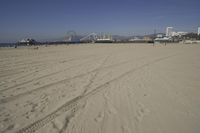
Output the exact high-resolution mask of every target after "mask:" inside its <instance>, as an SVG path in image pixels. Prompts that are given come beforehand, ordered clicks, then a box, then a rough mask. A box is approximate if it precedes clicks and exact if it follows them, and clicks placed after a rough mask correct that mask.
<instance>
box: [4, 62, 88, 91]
mask: <svg viewBox="0 0 200 133" xmlns="http://www.w3.org/2000/svg"><path fill="white" fill-rule="evenodd" d="M86 63H88V61H87V62H84V63H80V64H78V65H75V66H71V67H68V68H66V69H63V70H60V71H57V72H54V73H50V74H47V75H44V76H41V77H36V78H33V79H31V80H28V81H26V82H23V83H20V84H17V85H14V86H11V87H8V88H5V89H2V90H0V92H1V93H2V92H4V91H7V90H10V89H13V88H17V87H19V86H22V85H25V84H27V83H30V82H33V81H38V80H40V79H43V78H46V77H49V76H52V75H56V74H59V73H61V72H64V71H66V70H69V69H71V68H75V67H79V66H80V65H83V64H86ZM33 73H35V72H33Z"/></svg>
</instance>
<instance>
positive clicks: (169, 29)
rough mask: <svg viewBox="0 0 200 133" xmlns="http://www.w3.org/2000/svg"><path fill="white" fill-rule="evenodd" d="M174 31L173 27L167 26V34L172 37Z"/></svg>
mask: <svg viewBox="0 0 200 133" xmlns="http://www.w3.org/2000/svg"><path fill="white" fill-rule="evenodd" d="M172 32H173V27H167V28H166V36H167V37H171V36H172Z"/></svg>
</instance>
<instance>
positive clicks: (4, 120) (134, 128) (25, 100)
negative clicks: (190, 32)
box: [0, 44, 200, 133]
mask: <svg viewBox="0 0 200 133" xmlns="http://www.w3.org/2000/svg"><path fill="white" fill-rule="evenodd" d="M0 132H3V133H4V132H6V133H15V132H17V133H32V132H36V133H199V132H200V45H196V44H195V45H185V44H168V45H167V46H164V45H162V44H158V45H155V46H152V45H151V44H87V45H86V44H85V45H84V44H83V45H69V46H66V45H60V46H48V47H44V46H40V47H39V49H34V47H19V48H17V49H14V48H1V49H0Z"/></svg>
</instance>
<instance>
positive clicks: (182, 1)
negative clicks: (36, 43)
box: [0, 0, 200, 42]
mask: <svg viewBox="0 0 200 133" xmlns="http://www.w3.org/2000/svg"><path fill="white" fill-rule="evenodd" d="M199 5H200V0H0V42H14V41H18V40H20V39H22V38H27V37H32V38H35V39H36V40H51V39H52V40H53V39H59V38H62V37H64V36H65V35H66V34H67V32H68V31H70V30H74V31H75V32H76V33H77V34H86V33H90V32H97V33H101V32H103V33H111V34H118V35H144V34H151V33H153V31H154V29H156V30H157V32H164V31H165V27H166V26H173V27H174V29H175V30H177V31H188V32H196V30H197V27H198V26H200V15H199V14H200V8H199Z"/></svg>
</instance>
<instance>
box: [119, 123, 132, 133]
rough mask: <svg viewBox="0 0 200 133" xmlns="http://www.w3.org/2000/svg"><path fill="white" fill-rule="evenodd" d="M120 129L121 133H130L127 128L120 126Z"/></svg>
mask: <svg viewBox="0 0 200 133" xmlns="http://www.w3.org/2000/svg"><path fill="white" fill-rule="evenodd" d="M121 129H122V133H132V132H131V129H130V128H129V127H127V126H124V125H122V126H121Z"/></svg>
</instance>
